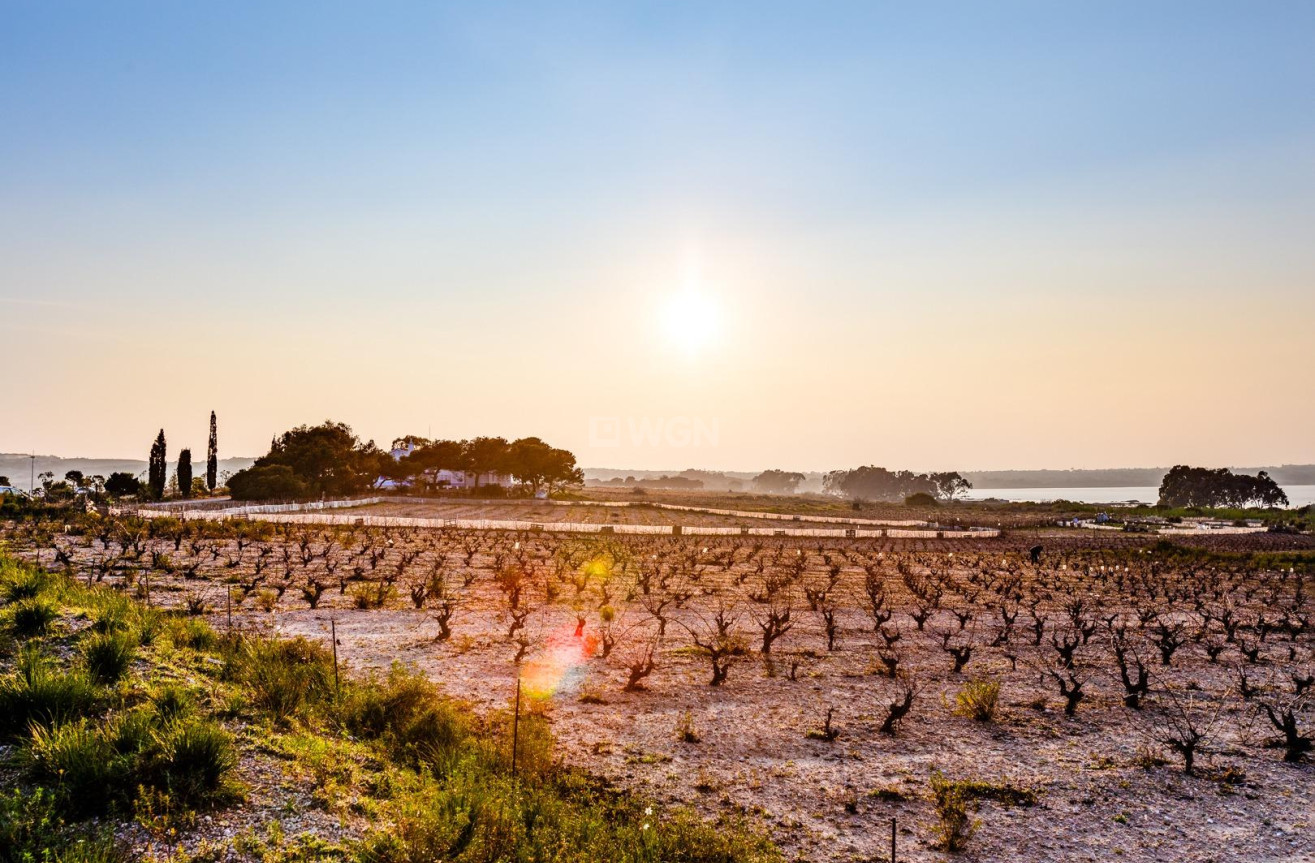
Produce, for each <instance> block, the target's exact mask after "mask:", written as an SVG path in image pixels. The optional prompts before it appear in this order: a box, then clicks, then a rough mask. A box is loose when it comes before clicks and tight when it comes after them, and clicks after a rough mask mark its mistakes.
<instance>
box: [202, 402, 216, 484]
mask: <svg viewBox="0 0 1315 863" xmlns="http://www.w3.org/2000/svg"><path fill="white" fill-rule="evenodd" d="M218 483H219V425H218V422H217V421H216V419H215V412H214V411H211V412H210V443H209V444H207V445H206V452H205V487H206V488H208V489H210V491H211V492H214V490H215V486H216V485H217V484H218Z"/></svg>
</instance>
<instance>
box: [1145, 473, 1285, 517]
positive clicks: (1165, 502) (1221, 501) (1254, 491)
mask: <svg viewBox="0 0 1315 863" xmlns="http://www.w3.org/2000/svg"><path fill="white" fill-rule="evenodd" d="M1287 505H1288V496H1287V494H1286V493H1284V491H1283V489H1281V488H1279V486H1278V483H1276V482H1274V480H1273V479H1271V478H1270V476H1269V474H1267V473H1265V472H1264V471H1263V470H1262V471H1261V472H1260V473H1258V474H1257V475H1255V476H1251V475H1250V474H1245V473H1233V472H1232V471H1230V470H1229V469H1228V468H1224V467H1221V468H1216V469H1213V470H1212V469H1210V468H1205V467H1188V466H1187V465H1182V464H1180V465H1176V466H1174V468H1173V469H1172V470H1170V471H1169V472H1168V473H1167V474H1165V476H1164V481H1163V482H1161V483H1160V506H1169V507H1193V506H1200V507H1238V508H1241V507H1247V506H1263V507H1274V506H1287Z"/></svg>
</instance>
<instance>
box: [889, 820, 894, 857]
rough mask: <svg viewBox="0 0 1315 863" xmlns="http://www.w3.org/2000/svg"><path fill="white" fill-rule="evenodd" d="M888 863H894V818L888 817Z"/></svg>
mask: <svg viewBox="0 0 1315 863" xmlns="http://www.w3.org/2000/svg"><path fill="white" fill-rule="evenodd" d="M890 863H895V819H894V818H892V819H890Z"/></svg>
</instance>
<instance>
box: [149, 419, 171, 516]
mask: <svg viewBox="0 0 1315 863" xmlns="http://www.w3.org/2000/svg"><path fill="white" fill-rule="evenodd" d="M166 459H167V449H166V447H165V442H164V429H160V433H159V434H158V435H156V436H155V443H153V444H151V459H150V461H149V462H147V475H146V484H147V485H148V486H150V489H151V496H152V497H154V498H155V499H156V500H159V499H160V498H162V497H164V480H165V472H166V468H165V465H166V464H167V461H166Z"/></svg>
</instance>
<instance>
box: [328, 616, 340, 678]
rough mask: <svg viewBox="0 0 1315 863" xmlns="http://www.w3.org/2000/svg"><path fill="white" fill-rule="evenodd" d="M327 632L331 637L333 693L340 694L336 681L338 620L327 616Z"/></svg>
mask: <svg viewBox="0 0 1315 863" xmlns="http://www.w3.org/2000/svg"><path fill="white" fill-rule="evenodd" d="M329 633H330V638H332V639H333V694H334V695H335V696H336V695H340V694H341V691H340V686H339V683H338V621H336V620H334V619H333V618H329Z"/></svg>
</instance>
